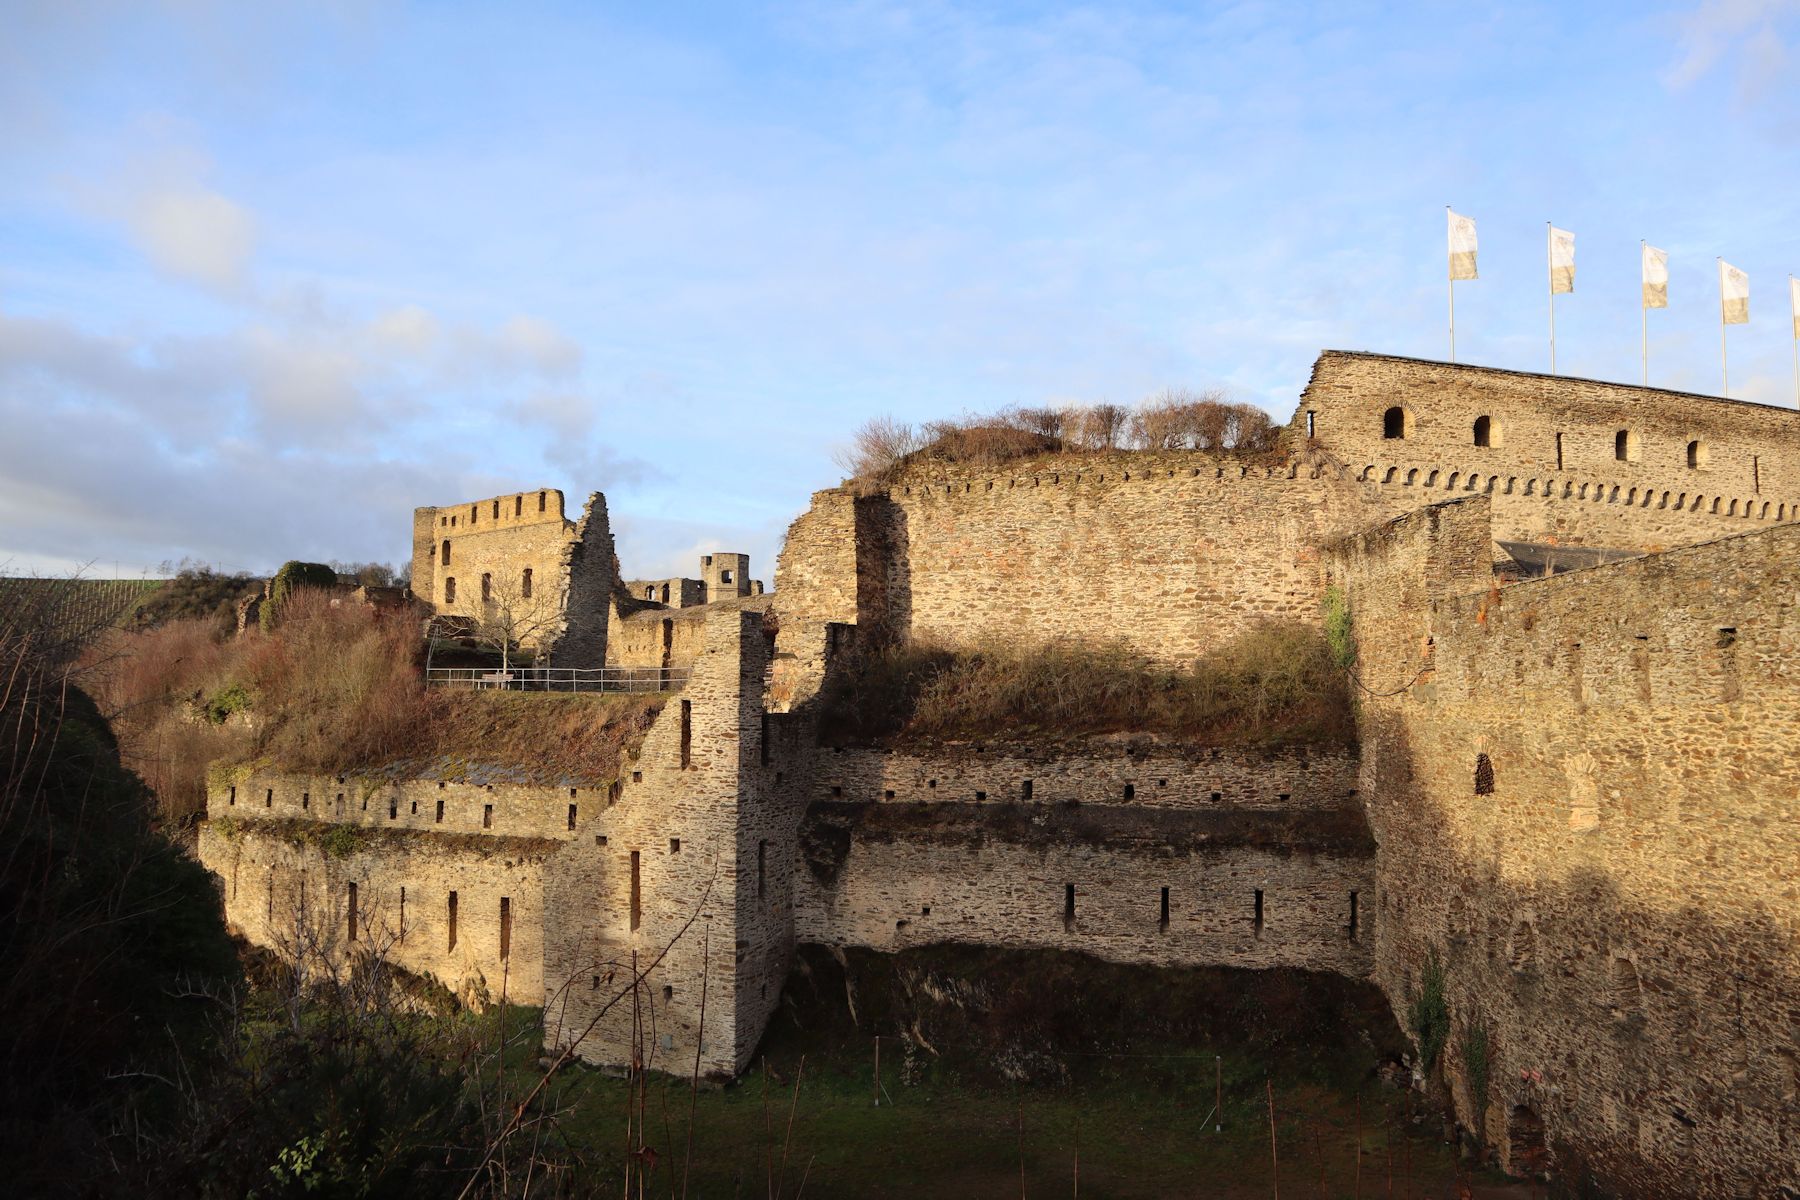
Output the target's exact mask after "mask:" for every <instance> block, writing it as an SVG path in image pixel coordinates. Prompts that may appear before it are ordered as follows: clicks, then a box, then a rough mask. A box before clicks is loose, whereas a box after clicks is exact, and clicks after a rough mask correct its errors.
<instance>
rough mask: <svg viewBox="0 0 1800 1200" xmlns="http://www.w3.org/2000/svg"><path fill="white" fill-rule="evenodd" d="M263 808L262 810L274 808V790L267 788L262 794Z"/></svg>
mask: <svg viewBox="0 0 1800 1200" xmlns="http://www.w3.org/2000/svg"><path fill="white" fill-rule="evenodd" d="M263 807H264V808H274V807H275V789H274V788H269V789H267V790H266V791H264V792H263Z"/></svg>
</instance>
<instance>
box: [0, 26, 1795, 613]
mask: <svg viewBox="0 0 1800 1200" xmlns="http://www.w3.org/2000/svg"><path fill="white" fill-rule="evenodd" d="M0 30H4V35H3V36H0V573H22V572H26V571H31V572H40V573H61V572H65V571H69V570H77V569H83V570H85V571H86V572H87V573H88V574H91V575H100V576H112V575H137V574H142V573H145V572H155V571H156V570H157V569H158V568H159V566H160V565H161V564H164V563H171V562H179V561H181V560H184V559H185V560H190V561H195V562H205V563H210V564H214V565H216V566H219V567H222V568H224V569H228V570H246V571H251V572H257V573H261V572H266V571H268V570H271V569H272V568H273V567H275V566H276V565H278V564H280V563H281V562H282V561H284V560H286V559H291V558H299V559H307V560H327V561H329V560H337V561H364V560H371V559H372V560H378V561H385V562H391V563H396V564H398V563H400V562H402V561H404V560H405V559H406V558H407V557H408V556H409V554H410V546H409V539H410V536H411V532H410V531H411V509H412V508H414V507H415V506H418V505H426V504H451V503H455V502H457V501H466V500H470V499H474V498H478V497H483V496H487V495H493V494H500V493H505V492H513V491H518V490H523V489H535V488H538V487H545V486H549V487H560V488H562V489H564V491H565V492H566V493H568V494H569V495H570V496H571V497H572V498H573V502H572V505H571V507H572V508H578V507H579V503H580V499H581V498H582V497H585V495H586V494H587V493H588V492H590V491H595V490H598V491H602V492H604V493H605V494H606V497H607V501H608V506H609V509H610V513H611V516H612V521H613V527H614V533H615V537H616V539H617V543H618V549H619V557H620V561H621V565H622V568H623V570H624V572H625V573H626V575H627V576H630V577H662V576H670V575H677V574H687V575H692V574H695V573H696V571H697V565H698V564H697V563H696V561H695V560H696V559H697V557H698V556H699V555H700V554H702V553H705V552H708V551H712V550H726V551H741V552H747V553H749V554H750V555H751V556H752V565H753V568H754V573H755V574H756V575H757V576H759V577H762V578H765V579H772V578H773V573H774V554H775V551H776V548H777V547H778V545H779V542H780V538H781V534H782V531H783V530H784V529H785V528H786V526H787V524H788V522H789V521H791V520H792V519H793V517H794V516H795V515H796V514H797V513H798V512H800V511H801V510H802V509H803V508H804V507H805V506H806V504H807V499H808V496H809V494H810V493H811V492H813V491H814V490H817V489H819V488H824V487H830V486H833V485H834V484H836V483H837V482H838V481H839V479H840V477H841V475H842V472H841V471H840V470H839V469H838V468H837V467H836V466H835V465H834V463H833V454H834V451H836V450H838V449H839V448H841V447H842V446H843V445H844V444H845V443H846V442H847V441H848V439H849V438H850V436H851V435H852V433H853V432H854V431H855V429H856V428H857V427H858V426H860V425H861V424H863V423H864V422H865V421H867V420H868V419H870V418H871V417H876V416H892V417H897V418H900V419H903V420H908V421H921V420H928V419H931V418H933V417H940V416H953V415H957V414H960V413H964V412H989V411H993V410H996V409H1000V408H1003V407H1006V406H1009V405H1015V404H1034V405H1035V404H1047V403H1051V404H1054V403H1077V402H1093V401H1098V400H1111V401H1115V402H1127V403H1129V402H1134V401H1137V400H1139V399H1141V398H1143V397H1145V396H1147V395H1149V394H1151V393H1153V392H1155V391H1157V390H1159V389H1162V388H1165V387H1171V386H1186V387H1194V388H1210V387H1222V388H1225V389H1226V390H1227V391H1229V392H1230V393H1231V394H1232V396H1233V397H1234V398H1236V399H1239V400H1243V401H1247V402H1251V403H1255V404H1259V405H1262V406H1263V407H1265V408H1267V409H1268V410H1269V411H1270V412H1271V413H1272V414H1273V415H1274V416H1275V417H1276V418H1277V419H1278V420H1286V419H1287V418H1288V416H1289V415H1290V414H1291V413H1292V412H1293V409H1294V406H1295V402H1296V400H1297V399H1298V397H1299V394H1300V391H1301V389H1302V388H1303V387H1304V386H1305V384H1306V380H1307V377H1308V374H1309V371H1310V368H1311V365H1312V362H1313V360H1314V359H1315V357H1316V356H1317V354H1318V352H1319V351H1320V350H1322V349H1326V348H1334V349H1357V350H1373V351H1380V352H1388V353H1395V354H1405V355H1415V356H1419V357H1426V358H1443V357H1445V356H1446V354H1447V330H1446V304H1447V296H1446V290H1447V286H1446V280H1445V275H1446V270H1445V261H1444V258H1445V215H1444V209H1445V206H1446V205H1454V206H1455V207H1456V209H1457V210H1458V211H1459V212H1462V213H1466V214H1468V215H1470V216H1472V217H1474V218H1475V220H1476V222H1477V226H1478V230H1479V233H1480V239H1481V254H1480V269H1481V278H1480V279H1478V280H1475V281H1471V282H1467V283H1460V284H1458V285H1457V294H1456V322H1457V357H1458V358H1459V359H1460V360H1461V361H1464V362H1472V363H1480V364H1485V365H1492V366H1501V367H1512V368H1519V369H1525V370H1543V369H1546V368H1547V365H1548V328H1547V325H1548V315H1549V314H1548V307H1547V304H1548V301H1547V297H1546V290H1547V289H1546V282H1545V280H1546V266H1545V236H1546V234H1545V223H1546V222H1549V221H1554V222H1555V223H1556V224H1557V225H1558V226H1560V227H1562V228H1565V229H1570V230H1573V231H1574V232H1575V234H1576V239H1577V240H1576V259H1577V279H1576V290H1575V293H1574V294H1573V295H1568V296H1562V297H1559V298H1558V301H1557V313H1556V326H1557V357H1558V366H1559V368H1560V370H1561V371H1562V373H1564V374H1569V375H1582V376H1589V377H1593V378H1600V379H1614V380H1624V381H1628V382H1630V381H1635V380H1636V379H1637V378H1638V377H1639V370H1640V363H1639V352H1640V332H1641V326H1640V313H1641V310H1640V308H1639V304H1638V283H1639V280H1638V270H1639V245H1638V243H1639V240H1640V239H1646V238H1647V239H1649V241H1650V242H1651V243H1652V244H1654V245H1658V246H1661V247H1663V248H1665V249H1667V250H1668V251H1669V253H1670V267H1671V285H1670V307H1669V308H1668V309H1667V310H1664V311H1653V312H1651V313H1649V314H1648V323H1649V331H1650V377H1651V382H1652V383H1653V384H1656V385H1659V386H1665V387H1673V388H1679V389H1684V390H1694V391H1700V392H1704V393H1708V394H1716V393H1717V392H1718V391H1719V388H1720V361H1719V332H1720V327H1719V319H1718V317H1719V305H1718V284H1717V267H1716V263H1715V259H1716V258H1717V257H1718V256H1723V257H1725V258H1726V259H1727V260H1729V261H1730V262H1731V263H1733V264H1734V265H1736V266H1738V267H1740V268H1742V269H1744V270H1746V271H1748V272H1749V275H1750V286H1751V322H1750V324H1749V325H1747V326H1733V327H1732V328H1731V329H1730V330H1729V336H1730V362H1731V394H1732V395H1733V396H1735V397H1737V398H1740V399H1750V400H1756V401H1760V402H1764V403H1770V404H1780V405H1787V406H1792V405H1794V404H1795V378H1794V359H1793V352H1794V343H1793V338H1792V333H1793V325H1792V321H1791V317H1790V313H1789V307H1788V293H1787V276H1788V275H1789V274H1790V273H1795V274H1800V62H1797V61H1796V58H1797V56H1800V0H1699V2H1698V3H1695V2H1693V0H1689V2H1686V3H1675V4H1668V5H1661V4H1656V3H1629V4H1607V3H1581V4H1568V3H1545V4H1505V3H1496V4H1492V5H1471V4H1463V3H1458V4H1442V5H1436V4H1434V5H1424V6H1418V7H1406V6H1403V5H1398V4H1367V5H1363V4H1357V3H1343V2H1340V3H1330V4H1319V5H1304V4H1298V3H1293V4H1254V3H1243V4H1221V5H1204V4H1183V5H1156V4H1132V3H1116V4H1108V5H1105V6H1057V5H1024V4H996V5H983V6H969V5H957V4H942V3H932V2H928V0H921V2H916V3H914V2H909V0H891V2H889V0H867V2H859V0H847V2H843V3H820V4H815V3H804V2H797V3H786V4H783V3H777V4H767V5H765V4H758V3H749V2H743V3H729V4H719V5H708V4H699V3H693V4H674V5H660V4H635V3H634V4H603V3H571V4H560V5H559V4H533V3H523V2H520V3H509V4H504V5H500V4H495V5H475V4H458V3H449V2H442V3H432V4H419V5H410V4H400V3H359V2H355V0H333V2H326V3H320V2H314V3H307V4H299V5H292V6H289V5H284V4H281V3H278V2H276V0H267V2H263V3H258V4H254V5H246V4H240V3H225V2H220V3H208V2H205V0H182V2H179V3H177V2H167V3H155V2H153V0H142V2H138V3H130V4H107V3H97V2H87V0H49V2H44V3H39V2H36V0H24V2H21V0H0Z"/></svg>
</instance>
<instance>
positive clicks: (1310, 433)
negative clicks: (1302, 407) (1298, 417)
mask: <svg viewBox="0 0 1800 1200" xmlns="http://www.w3.org/2000/svg"><path fill="white" fill-rule="evenodd" d="M1318 417H1319V414H1318V412H1317V411H1315V410H1313V409H1310V408H1309V409H1307V410H1306V436H1307V437H1317V436H1319V422H1318Z"/></svg>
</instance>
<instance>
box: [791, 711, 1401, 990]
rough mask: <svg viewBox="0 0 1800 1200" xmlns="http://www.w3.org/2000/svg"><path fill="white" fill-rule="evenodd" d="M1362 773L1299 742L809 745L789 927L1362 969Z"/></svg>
mask: <svg viewBox="0 0 1800 1200" xmlns="http://www.w3.org/2000/svg"><path fill="white" fill-rule="evenodd" d="M1355 772H1356V765H1355V758H1354V756H1353V755H1349V754H1324V755H1319V754H1308V753H1305V752H1297V751H1296V752H1283V753H1277V754H1270V755H1262V754H1258V753H1253V752H1246V751H1238V750H1210V751H1209V750H1206V749H1202V748H1192V749H1189V750H1187V751H1185V752H1183V751H1179V750H1169V751H1160V752H1150V753H1144V754H1138V755H1128V754H1125V753H1121V752H1120V751H1118V750H1116V749H1111V748H1105V747H1098V746H1096V747H1094V748H1092V749H1067V748H1064V749H1060V750H1056V751H1045V752H1042V753H1029V754H1022V753H1015V752H976V751H975V750H974V749H973V748H971V747H961V748H942V749H938V750H932V751H916V752H892V753H889V752H881V751H868V750H844V751H838V752H833V751H829V750H822V751H818V752H817V753H816V754H815V755H814V756H813V758H812V760H811V765H810V770H807V771H805V772H803V773H802V774H801V775H800V776H799V777H798V778H797V779H796V780H795V781H794V782H795V784H796V785H797V790H799V792H800V794H802V795H803V796H805V797H807V798H808V800H809V809H808V812H807V816H806V819H805V822H804V823H803V825H802V828H801V835H800V840H801V846H802V851H803V855H802V861H801V864H800V869H798V870H797V871H796V873H795V877H794V882H795V934H796V937H797V938H798V939H799V940H802V941H807V942H814V943H818V944H822V945H829V946H840V945H853V946H866V947H870V948H872V949H877V950H882V951H893V950H899V949H903V948H905V947H907V946H913V945H925V944H930V943H934V942H944V941H953V942H963V943H968V944H974V945H997V946H1019V947H1044V948H1053V949H1061V950H1074V951H1079V952H1081V953H1086V954H1093V955H1096V956H1098V957H1101V958H1106V959H1109V960H1113V961H1119V962H1142V963H1157V964H1166V965H1189V966H1191V965H1204V964H1220V965H1230V966H1240V967H1275V966H1290V967H1301V968H1306V969H1312V970H1332V971H1338V972H1341V973H1343V974H1347V975H1350V976H1353V977H1356V978H1363V977H1366V976H1367V974H1368V971H1369V966H1370V959H1369V949H1368V948H1369V944H1370V942H1369V932H1370V930H1369V925H1368V915H1369V914H1368V909H1367V907H1366V903H1365V901H1366V900H1367V899H1369V898H1371V897H1372V895H1373V889H1374V872H1373V863H1372V859H1371V849H1372V847H1371V845H1370V844H1369V842H1368V832H1367V826H1366V825H1365V824H1364V823H1363V819H1362V815H1361V812H1360V809H1359V808H1358V807H1357V802H1356V799H1355ZM1071 885H1073V887H1074V889H1075V892H1074V913H1073V916H1072V917H1071V916H1070V914H1069V910H1068V903H1069V893H1068V888H1069V887H1070V886H1071ZM1165 888H1166V889H1168V914H1167V918H1168V919H1167V923H1166V924H1165V923H1164V921H1163V912H1162V900H1163V889H1165ZM1259 892H1260V893H1261V897H1262V904H1261V912H1260V917H1261V920H1260V921H1259V920H1258V916H1259V913H1258V904H1257V896H1258V893H1259ZM1353 896H1354V897H1355V899H1354V900H1353V899H1352V897H1353ZM1353 904H1355V905H1356V906H1357V912H1358V915H1357V918H1356V920H1355V923H1354V926H1353V923H1352V917H1351V912H1352V905H1353Z"/></svg>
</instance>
